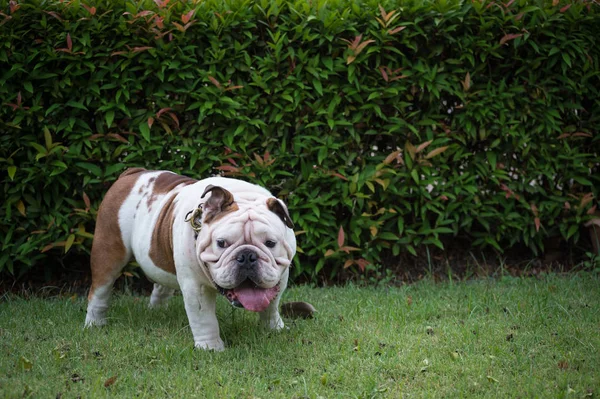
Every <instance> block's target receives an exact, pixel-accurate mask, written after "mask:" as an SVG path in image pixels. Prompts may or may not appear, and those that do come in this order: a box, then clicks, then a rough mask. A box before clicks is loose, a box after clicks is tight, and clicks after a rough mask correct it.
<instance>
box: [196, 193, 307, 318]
mask: <svg viewBox="0 0 600 399" xmlns="http://www.w3.org/2000/svg"><path fill="white" fill-rule="evenodd" d="M209 193H210V197H208V199H207V200H206V202H204V204H203V207H202V209H203V214H202V229H201V231H200V234H199V236H198V239H197V242H196V251H197V255H198V259H199V260H200V261H201V263H203V264H204V265H205V266H206V267H207V268H208V272H209V273H210V277H211V278H212V280H213V282H214V283H215V285H216V286H217V288H218V289H219V290H220V291H221V292H222V293H223V294H224V295H225V296H227V298H228V299H229V300H230V302H231V303H232V304H234V305H235V306H241V307H244V308H245V309H248V310H252V311H262V310H264V309H266V307H267V306H268V305H269V303H270V301H271V300H273V299H274V298H275V297H276V296H277V294H278V293H279V289H280V287H279V283H280V281H281V279H282V277H283V276H284V274H285V275H286V276H287V274H286V273H287V272H288V267H289V265H290V263H291V260H292V258H293V257H294V254H295V253H296V238H295V236H294V232H293V230H292V228H293V224H292V222H291V219H290V216H289V214H288V211H287V208H286V206H285V205H284V204H283V202H281V201H280V200H278V199H276V198H273V197H267V196H265V195H262V194H257V193H240V195H239V196H238V197H237V198H234V196H233V194H232V193H231V192H229V191H227V190H225V189H224V188H222V187H216V186H209V187H207V189H206V191H205V192H204V194H203V197H205V196H207V195H208V194H209Z"/></svg>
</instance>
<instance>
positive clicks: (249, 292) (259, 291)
mask: <svg viewBox="0 0 600 399" xmlns="http://www.w3.org/2000/svg"><path fill="white" fill-rule="evenodd" d="M278 291H279V290H278V289H277V287H273V288H258V287H237V288H235V289H234V290H233V292H234V293H235V295H236V296H237V299H238V301H240V303H241V304H242V305H244V309H247V310H250V311H252V312H262V311H263V310H265V309H266V308H267V306H269V303H270V302H271V300H273V298H275V297H276V296H277V292H278Z"/></svg>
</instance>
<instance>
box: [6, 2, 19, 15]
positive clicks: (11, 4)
mask: <svg viewBox="0 0 600 399" xmlns="http://www.w3.org/2000/svg"><path fill="white" fill-rule="evenodd" d="M8 6H9V7H10V13H11V14H14V13H15V11H17V10H18V9H19V8H21V6H20V5H19V4H17V2H16V1H15V0H10V1H9V2H8Z"/></svg>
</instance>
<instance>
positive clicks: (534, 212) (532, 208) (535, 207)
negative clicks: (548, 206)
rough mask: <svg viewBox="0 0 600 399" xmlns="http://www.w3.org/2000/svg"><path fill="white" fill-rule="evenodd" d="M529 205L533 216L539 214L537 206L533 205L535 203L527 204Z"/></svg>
mask: <svg viewBox="0 0 600 399" xmlns="http://www.w3.org/2000/svg"><path fill="white" fill-rule="evenodd" d="M529 207H530V208H531V211H532V212H533V214H534V215H535V216H537V215H538V214H539V212H538V209H537V206H535V204H529Z"/></svg>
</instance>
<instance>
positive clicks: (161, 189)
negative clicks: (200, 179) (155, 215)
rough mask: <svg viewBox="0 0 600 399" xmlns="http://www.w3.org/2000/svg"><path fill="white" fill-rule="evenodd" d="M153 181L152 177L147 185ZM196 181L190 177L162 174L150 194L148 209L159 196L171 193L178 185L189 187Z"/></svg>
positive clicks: (168, 173)
mask: <svg viewBox="0 0 600 399" xmlns="http://www.w3.org/2000/svg"><path fill="white" fill-rule="evenodd" d="M153 179H155V178H154V177H153V178H151V179H150V180H149V183H152V182H153V181H154V180H153ZM196 181H197V180H195V179H192V178H191V177H187V176H181V175H178V174H175V173H170V172H164V173H161V174H160V175H159V176H158V177H157V178H156V181H155V183H154V187H153V189H152V194H151V195H150V196H149V197H148V209H151V208H152V204H153V203H154V201H156V199H157V198H158V196H159V195H162V194H166V193H168V192H170V191H172V190H173V189H174V188H175V187H177V186H179V185H180V184H183V185H186V186H188V185H190V184H194V183H196Z"/></svg>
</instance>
